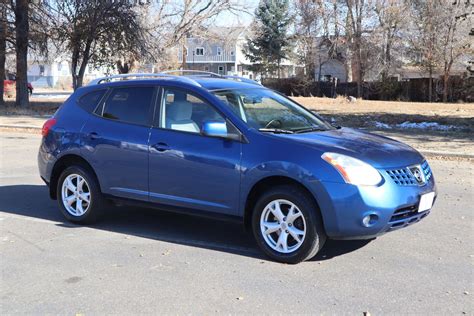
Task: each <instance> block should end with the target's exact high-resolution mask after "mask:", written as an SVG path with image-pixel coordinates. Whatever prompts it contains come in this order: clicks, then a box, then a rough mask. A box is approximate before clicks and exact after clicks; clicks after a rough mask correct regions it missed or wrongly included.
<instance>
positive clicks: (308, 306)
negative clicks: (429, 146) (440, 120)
mask: <svg viewBox="0 0 474 316" xmlns="http://www.w3.org/2000/svg"><path fill="white" fill-rule="evenodd" d="M39 141H40V136H38V135H35V134H24V133H19V132H7V131H1V132H0V268H1V282H0V297H1V300H0V306H1V307H0V313H1V314H17V313H18V314H23V313H28V314H45V313H50V314H77V313H79V314H102V313H107V314H144V313H150V314H151V313H158V312H159V313H173V314H189V313H192V314H211V313H219V314H221V313H227V314H228V313H258V314H270V313H278V314H283V313H311V314H321V313H324V314H340V313H342V312H344V313H351V314H356V315H357V314H359V315H362V314H363V313H364V312H369V313H371V314H381V313H383V314H389V313H391V314H406V313H423V314H462V313H467V314H473V313H474V307H473V303H472V302H473V301H474V300H473V299H472V295H473V291H474V289H473V287H474V286H473V283H474V282H473V281H474V278H473V267H474V266H473V262H474V261H473V260H474V242H473V241H474V233H473V232H474V230H473V213H474V212H473V208H474V206H473V205H474V163H473V162H472V161H468V160H466V159H456V160H453V159H451V160H444V159H436V160H429V162H430V163H431V167H432V169H433V171H434V175H435V178H436V181H437V185H438V193H439V195H438V199H437V202H436V205H435V207H434V209H433V210H432V212H431V214H430V216H428V217H427V218H426V219H424V220H423V221H421V222H420V223H418V224H416V225H413V226H410V227H409V228H406V229H403V230H399V231H396V232H393V233H390V234H387V235H385V236H382V237H380V238H378V239H376V240H372V241H344V242H343V241H329V242H328V243H327V245H326V247H325V248H324V249H323V250H322V252H321V253H320V254H318V255H317V256H316V258H315V259H313V260H312V261H309V262H304V263H301V264H299V265H284V264H279V263H275V262H271V261H269V260H267V258H265V257H264V256H263V255H262V254H261V253H260V252H259V251H258V249H257V248H256V245H255V244H254V241H253V240H252V237H251V236H250V235H249V234H247V233H245V232H244V231H243V230H242V228H241V227H240V226H237V225H234V224H230V223H225V222H219V221H211V220H207V219H201V218H194V217H189V216H180V215H176V214H169V213H164V212H159V211H156V210H144V209H137V208H132V207H127V208H125V207H124V208H117V209H113V210H111V211H110V212H109V213H108V215H107V216H106V218H105V219H104V220H103V221H102V222H100V223H99V224H96V225H94V226H90V227H80V226H75V225H72V224H69V223H67V222H65V221H64V219H63V217H62V215H61V214H60V213H59V210H58V208H57V205H56V201H52V200H50V199H49V196H48V192H47V188H46V186H45V185H44V184H43V182H42V181H41V179H40V178H39V175H38V172H37V167H36V154H37V149H38V145H39Z"/></svg>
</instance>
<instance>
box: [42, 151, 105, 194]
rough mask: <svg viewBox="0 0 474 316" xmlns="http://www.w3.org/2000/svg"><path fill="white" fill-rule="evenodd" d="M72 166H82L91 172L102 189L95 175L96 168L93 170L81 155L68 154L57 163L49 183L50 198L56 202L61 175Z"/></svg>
mask: <svg viewBox="0 0 474 316" xmlns="http://www.w3.org/2000/svg"><path fill="white" fill-rule="evenodd" d="M70 166H81V167H83V168H86V169H87V170H89V171H90V172H91V173H92V175H93V176H94V177H95V180H96V182H97V184H98V185H99V189H100V182H99V181H98V177H97V174H96V173H95V171H94V168H92V166H91V164H90V163H89V162H88V161H87V160H85V159H84V158H82V157H81V156H79V155H75V154H67V155H64V156H62V157H61V158H59V159H58V160H57V161H56V162H55V164H54V167H53V170H52V172H51V180H50V183H49V196H50V197H51V198H52V199H53V200H56V197H57V186H58V180H59V177H60V175H61V173H62V172H63V171H64V170H65V169H66V168H67V167H70Z"/></svg>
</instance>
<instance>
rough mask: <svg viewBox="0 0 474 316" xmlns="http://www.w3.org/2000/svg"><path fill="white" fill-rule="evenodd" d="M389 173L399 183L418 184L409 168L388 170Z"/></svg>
mask: <svg viewBox="0 0 474 316" xmlns="http://www.w3.org/2000/svg"><path fill="white" fill-rule="evenodd" d="M386 172H387V174H388V175H389V176H390V178H392V180H393V181H394V182H395V184H398V185H416V184H417V182H416V180H415V178H414V177H413V175H412V174H411V172H410V171H409V170H408V168H402V169H392V170H386Z"/></svg>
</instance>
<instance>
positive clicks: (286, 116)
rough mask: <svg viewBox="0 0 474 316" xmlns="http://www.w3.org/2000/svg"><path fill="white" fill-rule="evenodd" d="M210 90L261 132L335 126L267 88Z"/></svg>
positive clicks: (321, 128) (288, 131) (317, 128)
mask: <svg viewBox="0 0 474 316" xmlns="http://www.w3.org/2000/svg"><path fill="white" fill-rule="evenodd" d="M213 93H214V94H215V95H216V96H217V97H218V98H219V99H221V100H222V101H224V102H225V103H226V104H227V105H229V107H230V108H231V109H232V111H234V112H235V114H237V115H238V116H239V117H240V118H241V119H242V120H243V121H244V122H246V123H247V124H248V125H249V126H251V127H254V128H256V129H258V130H260V131H262V132H275V133H288V134H289V133H304V132H312V131H325V130H329V129H333V128H334V127H332V126H331V125H330V124H329V123H327V122H325V121H324V120H323V119H321V118H319V117H318V116H316V115H315V114H313V113H311V112H309V111H308V110H306V109H305V108H303V107H301V106H300V105H298V104H297V103H295V102H293V101H292V100H290V99H288V98H286V97H284V96H282V95H280V94H278V93H276V92H274V91H272V90H269V89H264V88H255V89H229V90H216V91H213Z"/></svg>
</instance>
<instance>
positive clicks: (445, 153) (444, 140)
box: [0, 115, 474, 159]
mask: <svg viewBox="0 0 474 316" xmlns="http://www.w3.org/2000/svg"><path fill="white" fill-rule="evenodd" d="M48 117H49V116H47V115H46V116H26V115H8V116H5V115H0V130H7V129H9V130H16V131H24V132H33V133H36V132H38V133H39V130H40V129H41V127H42V126H43V123H44V122H45V121H46V120H47V119H48ZM372 132H373V133H376V134H379V135H383V136H387V137H390V138H393V139H396V140H399V141H402V142H404V143H407V144H408V145H410V146H412V147H413V148H415V149H417V150H419V151H420V152H422V153H423V154H424V155H427V156H442V157H459V158H469V159H471V158H473V159H474V141H473V140H472V137H469V136H470V135H469V134H468V133H446V132H444V133H443V132H438V133H433V132H431V133H427V132H426V131H410V130H403V131H395V130H390V131H386V130H384V131H380V130H372Z"/></svg>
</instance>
